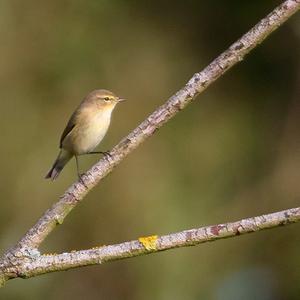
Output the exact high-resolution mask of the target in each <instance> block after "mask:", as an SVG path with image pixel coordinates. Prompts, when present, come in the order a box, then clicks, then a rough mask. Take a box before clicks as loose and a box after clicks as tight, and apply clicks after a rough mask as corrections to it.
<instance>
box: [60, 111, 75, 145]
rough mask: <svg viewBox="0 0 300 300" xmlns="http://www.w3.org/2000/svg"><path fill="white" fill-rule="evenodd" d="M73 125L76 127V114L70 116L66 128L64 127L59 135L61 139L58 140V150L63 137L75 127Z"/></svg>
mask: <svg viewBox="0 0 300 300" xmlns="http://www.w3.org/2000/svg"><path fill="white" fill-rule="evenodd" d="M75 125H76V114H75V113H74V114H73V115H72V116H71V118H70V120H69V122H68V124H67V126H66V128H65V130H64V132H63V133H62V135H61V138H60V141H59V147H60V148H61V147H62V143H63V141H64V139H65V137H66V136H67V135H68V134H69V133H70V132H71V131H72V130H73V128H74V127H75Z"/></svg>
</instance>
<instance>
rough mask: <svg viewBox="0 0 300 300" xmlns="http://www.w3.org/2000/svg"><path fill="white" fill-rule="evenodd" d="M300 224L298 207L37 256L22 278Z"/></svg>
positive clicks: (20, 272)
mask: <svg viewBox="0 0 300 300" xmlns="http://www.w3.org/2000/svg"><path fill="white" fill-rule="evenodd" d="M299 221H300V207H297V208H291V209H288V210H283V211H280V212H275V213H272V214H266V215H262V216H258V217H253V218H248V219H243V220H240V221H236V222H232V223H225V224H218V225H212V226H207V227H201V228H197V229H189V230H185V231H181V232H177V233H172V234H168V235H163V236H156V235H153V236H148V237H143V238H139V239H138V240H134V241H130V242H125V243H121V244H116V245H110V246H102V247H95V248H92V249H88V250H81V251H72V252H69V253H62V254H51V255H33V256H29V257H28V261H27V262H26V263H24V264H23V265H20V266H19V267H18V275H19V276H20V277H22V278H29V277H33V276H37V275H41V274H45V273H49V272H55V271H65V270H68V269H71V268H77V267H83V266H88V265H96V264H102V263H104V262H109V261H113V260H119V259H124V258H130V257H136V256H140V255H144V254H149V253H155V252H159V251H165V250H170V249H174V248H180V247H188V246H195V245H197V244H202V243H206V242H211V241H216V240H219V239H224V238H229V237H235V236H238V235H242V234H246V233H252V232H256V231H260V230H264V229H270V228H273V227H277V226H281V225H287V224H291V223H295V222H299Z"/></svg>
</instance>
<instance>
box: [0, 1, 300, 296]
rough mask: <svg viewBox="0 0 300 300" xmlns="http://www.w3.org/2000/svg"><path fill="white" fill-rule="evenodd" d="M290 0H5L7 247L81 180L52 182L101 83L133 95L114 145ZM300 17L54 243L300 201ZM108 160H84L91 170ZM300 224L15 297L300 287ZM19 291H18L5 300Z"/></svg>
mask: <svg viewBox="0 0 300 300" xmlns="http://www.w3.org/2000/svg"><path fill="white" fill-rule="evenodd" d="M279 3H280V1H258V0H254V1H235V0H230V1H215V0H214V1H197V0H188V1H165V0H164V1H143V0H141V1H133V0H132V1H122V0H114V1H108V0H90V1H83V0H72V1H70V0H69V1H68V0H61V1H58V0H54V1H37V0H29V1H16V0H2V1H1V2H0V36H1V45H0V66H1V68H0V86H1V89H0V93H1V118H0V126H1V156H0V163H1V174H2V176H1V180H0V190H1V196H2V197H1V198H2V201H1V208H0V216H1V218H0V222H1V226H0V228H1V239H0V246H1V249H3V250H4V249H6V248H8V247H9V246H11V245H12V244H13V243H14V242H15V241H16V240H17V239H18V238H19V237H20V236H21V235H22V234H23V233H24V231H25V230H26V229H27V228H29V227H30V226H31V225H32V224H33V222H35V221H36V220H37V218H38V217H39V216H40V215H41V213H42V212H43V211H44V210H46V209H47V208H48V207H49V206H50V205H51V204H52V203H54V201H56V200H57V199H58V197H59V195H60V194H61V193H62V192H63V191H64V190H65V189H66V187H68V186H69V185H70V184H71V183H72V182H73V181H74V180H75V178H76V172H75V163H74V162H71V163H70V164H69V165H68V166H67V167H66V169H65V170H64V171H63V173H62V175H61V177H60V178H59V180H58V181H57V182H55V183H50V182H48V181H45V180H44V179H43V176H44V174H45V173H46V171H47V169H48V168H49V167H50V165H51V164H52V162H53V160H54V158H55V156H56V154H57V151H58V149H57V148H58V140H59V137H60V133H61V131H62V130H63V128H64V125H65V123H66V121H67V119H68V117H69V116H70V113H71V112H72V110H73V109H74V108H75V106H76V105H77V104H78V102H79V101H80V100H81V99H82V97H84V96H85V94H87V93H88V92H89V91H91V90H93V89H95V88H107V89H111V90H113V91H114V92H116V93H117V94H118V95H120V96H122V97H124V98H127V99H128V102H126V104H124V105H122V106H121V105H120V106H119V107H118V108H117V110H116V111H115V113H114V116H113V121H112V126H111V128H110V130H109V134H108V136H107V137H106V138H105V141H104V142H103V144H102V145H101V147H100V148H101V150H107V149H109V148H111V147H112V146H113V145H114V144H115V143H116V142H118V141H119V140H120V138H121V137H123V136H124V135H125V134H127V133H128V132H129V131H130V130H131V129H133V128H134V127H135V126H137V125H138V123H139V122H141V121H142V120H143V119H144V118H145V117H146V116H147V115H148V114H149V113H150V112H152V111H153V110H154V109H155V108H156V107H157V106H158V105H160V104H161V103H163V101H165V100H166V99H167V98H168V97H169V96H171V95H172V94H173V93H174V92H176V91H177V90H178V89H179V88H180V87H181V86H183V85H184V84H185V82H186V81H187V80H188V79H189V77H191V75H192V74H193V73H195V72H197V71H200V70H201V69H202V68H203V67H205V66H206V65H207V64H208V63H209V62H210V61H211V60H212V59H213V58H215V57H216V56H217V55H218V54H220V53H221V52H222V51H223V50H225V49H226V48H227V47H228V46H229V45H230V44H231V43H232V42H234V41H235V40H236V39H237V38H238V37H240V36H241V35H242V34H243V33H244V32H245V31H246V30H248V29H249V28H250V27H251V26H253V25H254V24H255V23H256V22H258V21H259V20H260V18H262V17H264V16H265V15H266V14H267V13H269V12H270V11H271V10H272V9H273V8H274V7H275V5H278V4H279ZM299 52H300V22H299V16H296V17H293V18H292V19H291V20H289V21H288V23H287V24H285V25H284V26H283V27H282V28H280V29H279V30H277V31H276V32H275V33H274V34H273V35H272V36H271V37H270V38H269V39H268V40H267V41H265V42H264V43H263V44H262V45H261V46H259V47H258V48H257V49H255V50H254V51H253V52H252V53H251V54H250V55H249V56H248V57H247V59H246V60H245V61H244V62H243V63H241V64H239V65H238V66H237V67H235V68H234V69H233V70H231V71H230V72H229V73H228V74H226V75H225V76H224V77H222V78H221V79H220V80H219V81H218V82H216V83H215V84H214V85H213V86H211V87H210V88H209V89H208V90H207V91H206V92H205V93H204V94H202V95H201V96H200V97H199V98H198V99H197V101H195V102H194V103H192V104H191V105H190V106H189V107H188V108H187V109H186V110H184V111H183V112H181V113H180V114H179V115H178V116H177V117H176V118H175V119H174V120H172V121H171V122H169V123H168V124H167V125H166V126H164V127H163V128H162V129H161V130H160V131H159V132H158V133H157V134H155V136H153V137H152V138H151V139H150V140H149V141H148V142H146V143H145V144H143V145H142V146H141V147H140V148H139V149H138V150H137V151H135V152H134V153H133V154H132V155H130V156H129V157H128V158H127V159H126V160H125V161H124V162H123V163H122V164H121V165H120V166H119V167H118V168H117V169H115V171H114V172H113V173H112V174H111V175H110V176H108V177H107V178H106V179H105V180H104V181H103V182H101V184H100V185H99V186H98V187H97V188H95V189H94V190H93V191H92V192H91V193H90V194H89V195H88V196H87V198H86V199H85V201H84V202H83V203H82V204H80V205H79V206H78V208H76V210H75V211H74V212H72V214H71V215H70V216H69V217H68V218H67V220H66V221H65V223H64V224H63V226H60V227H59V228H58V229H57V230H56V231H55V232H54V233H53V234H52V235H51V236H50V238H49V239H48V240H47V241H46V243H45V244H44V246H43V249H42V250H43V251H48V252H61V251H66V250H72V249H83V248H89V247H92V246H96V245H99V244H110V243H116V242H121V241H125V240H130V239H134V238H137V237H139V236H144V235H147V234H164V233H168V232H173V231H178V230H183V229H187V228H190V227H198V226H201V225H205V224H213V223H219V222H226V221H231V220H232V221H233V220H236V219H240V218H243V217H248V216H253V215H259V214H262V213H265V212H272V211H276V210H280V209H285V208H289V207H293V206H298V205H299V196H300V185H299V180H300V175H299V169H300V155H299V149H300V137H299V132H300V131H299V130H300V118H299V116H300V105H299V96H300V90H299V87H300V62H299ZM95 161H96V157H95V156H93V157H90V158H88V157H84V158H82V159H81V165H82V168H84V169H87V168H88V167H89V166H91V165H92V164H93V163H94V162H95ZM299 229H300V227H299V224H298V225H297V224H296V225H292V226H290V227H284V228H278V229H274V230H272V231H267V232H262V233H258V234H253V235H249V236H243V237H239V238H236V239H229V240H224V241H219V242H215V243H212V244H205V245H201V246H198V247H195V248H189V249H181V250H176V251H168V252H166V253H161V254H158V255H151V256H147V257H140V258H136V259H132V260H126V261H121V262H115V263H110V264H106V265H103V266H97V267H90V268H85V269H79V270H73V271H69V272H63V273H56V274H49V275H45V276H42V277H38V278H33V279H30V280H29V281H24V280H16V281H12V282H9V283H8V284H7V286H6V287H5V288H4V289H3V290H1V292H0V298H1V299H8V300H10V299H41V298H43V299H45V300H47V299H74V300H76V299H100V298H101V299H144V300H147V299H217V300H227V299H228V300H229V299H230V300H234V299H246V300H247V299H254V298H256V299H267V300H268V299H272V300H273V299H299V293H300V289H299V284H298V282H299V277H300V269H299V264H300V258H299V247H300V237H299ZM2 297H3V298H2Z"/></svg>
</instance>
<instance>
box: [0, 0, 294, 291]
mask: <svg viewBox="0 0 300 300" xmlns="http://www.w3.org/2000/svg"><path fill="white" fill-rule="evenodd" d="M299 8H300V0H286V1H284V2H283V3H282V4H281V5H280V6H278V7H277V8H275V9H274V10H273V12H271V13H270V14H269V15H268V16H267V17H265V18H264V19H262V20H261V21H260V22H259V23H258V24H257V25H255V26H254V27H253V28H252V29H251V30H250V31H248V32H247V33H246V34H245V35H244V36H242V37H241V38H240V39H239V40H238V41H237V42H235V43H234V44H233V45H231V46H230V47H229V48H228V50H226V51H225V52H223V53H222V54H221V55H220V56H219V57H217V58H216V59H215V60H214V61H213V62H212V63H211V64H209V65H208V66H207V67H206V68H205V69H204V70H203V71H201V72H200V73H196V74H195V75H194V76H193V77H192V78H191V79H190V80H189V82H188V83H187V84H186V85H185V86H184V87H183V88H182V89H181V90H179V91H178V92H177V93H176V94H175V95H173V96H172V97H171V98H169V100H168V101H167V102H166V103H165V104H163V105H162V106H161V107H159V108H158V109H157V110H156V111H155V112H154V113H152V114H151V115H150V116H149V117H148V118H147V119H146V120H145V121H144V122H142V123H141V124H140V125H139V126H138V127H137V128H136V129H135V130H133V131H132V132H131V133H130V134H129V135H128V136H127V137H125V138H124V139H123V140H122V141H121V142H120V143H119V144H118V145H117V146H115V147H114V149H113V150H112V151H111V156H110V157H108V156H107V157H106V158H103V159H101V160H100V161H99V162H98V163H97V164H95V165H94V166H93V167H92V168H91V169H90V170H89V171H88V172H86V174H85V175H84V177H83V180H84V184H82V183H80V182H76V183H74V184H73V185H72V186H71V187H70V188H69V189H68V190H67V191H66V192H65V193H64V194H63V195H62V196H61V197H60V200H59V201H58V202H57V203H55V204H54V205H53V206H52V207H51V208H50V209H48V210H47V211H46V212H45V213H44V215H43V216H42V217H41V218H40V219H39V220H38V222H37V223H36V224H35V225H34V226H33V227H32V228H31V229H30V230H29V231H28V232H27V233H26V234H25V235H24V236H23V237H22V238H21V239H20V241H19V242H18V243H17V244H16V245H15V246H14V247H13V248H12V249H10V250H8V251H7V252H6V254H5V255H4V256H3V257H2V258H1V259H0V285H1V280H2V282H4V281H5V280H7V279H9V278H14V277H18V276H20V275H19V274H18V273H15V272H14V271H13V270H14V269H13V268H12V266H16V265H18V266H21V265H23V264H24V263H25V261H26V259H27V258H28V255H29V256H30V257H32V256H35V255H37V254H39V252H38V251H37V250H36V249H37V248H38V247H39V246H40V244H41V243H42V242H43V241H44V240H45V238H46V237H47V236H48V235H49V233H50V232H51V231H52V230H53V229H54V228H55V227H56V225H58V224H62V222H63V221H64V218H65V217H66V216H67V215H68V214H69V212H70V211H71V210H72V209H73V208H75V207H76V205H77V204H78V203H79V202H80V201H81V200H82V199H83V198H84V196H86V194H87V193H88V192H89V191H90V190H91V189H92V188H93V187H94V186H95V185H96V184H97V183H98V182H99V181H100V180H101V179H103V178H104V177H105V176H106V175H107V174H109V173H110V172H111V171H112V170H113V168H114V167H115V166H117V165H118V164H119V163H120V162H121V161H122V160H123V159H124V158H125V157H126V156H127V155H128V154H129V153H131V152H132V151H133V150H134V149H135V148H137V147H138V146H139V145H140V144H141V143H143V142H144V141H145V140H146V139H147V138H148V137H150V136H151V135H152V134H153V133H154V132H155V131H156V130H157V129H158V128H160V127H161V126H162V125H163V124H164V123H166V122H167V121H169V120H170V119H171V118H172V117H174V116H175V115H176V114H177V113H178V112H179V111H180V110H182V109H183V108H184V107H185V106H186V105H188V104H189V103H190V102H191V101H192V100H194V99H195V98H196V96H197V95H198V94H200V93H201V92H203V91H204V90H205V89H206V88H207V87H208V86H209V85H210V84H212V83H213V82H214V81H215V80H216V79H218V78H219V77H220V76H221V75H223V74H224V73H225V72H226V71H227V70H229V69H230V68H231V67H233V66H234V65H235V64H237V63H238V62H240V61H241V60H243V59H244V57H245V55H246V54H248V53H249V52H250V51H251V50H252V49H253V48H255V47H256V46H257V45H258V44H260V43H261V42H262V41H263V40H264V39H265V38H266V37H267V36H269V35H270V34H271V33H272V32H273V31H274V30H275V29H276V28H278V27H279V26H280V25H281V24H282V23H284V22H285V21H286V20H287V19H288V18H289V17H291V16H292V15H293V14H294V13H296V12H297V11H298V10H299ZM24 259H25V261H24ZM9 267H11V269H9ZM4 270H5V271H4ZM8 270H11V272H10V271H8ZM1 273H2V275H1ZM40 273H41V272H40ZM3 274H4V275H3Z"/></svg>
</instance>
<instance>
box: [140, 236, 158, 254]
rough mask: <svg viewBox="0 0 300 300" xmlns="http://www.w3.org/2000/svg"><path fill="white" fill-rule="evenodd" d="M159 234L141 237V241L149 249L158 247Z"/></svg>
mask: <svg viewBox="0 0 300 300" xmlns="http://www.w3.org/2000/svg"><path fill="white" fill-rule="evenodd" d="M157 239H158V236H157V235H151V236H146V237H140V238H139V242H140V243H141V244H142V245H143V246H144V248H145V249H146V250H148V251H151V250H156V249H157Z"/></svg>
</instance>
